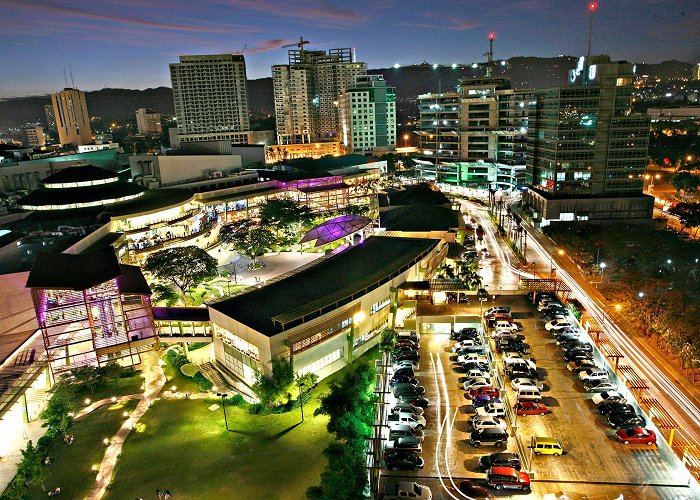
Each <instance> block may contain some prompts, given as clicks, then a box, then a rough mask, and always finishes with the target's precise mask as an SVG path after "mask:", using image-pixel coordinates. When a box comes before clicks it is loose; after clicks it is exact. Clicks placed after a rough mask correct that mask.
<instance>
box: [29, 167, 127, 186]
mask: <svg viewBox="0 0 700 500" xmlns="http://www.w3.org/2000/svg"><path fill="white" fill-rule="evenodd" d="M117 177H119V174H118V173H116V172H112V171H110V170H107V169H104V168H100V167H95V166H92V165H76V166H74V167H68V168H64V169H63V170H59V171H58V172H56V173H55V174H51V175H49V176H48V177H46V178H45V179H43V180H42V181H41V183H42V184H62V183H65V182H87V181H99V180H103V179H115V178H117Z"/></svg>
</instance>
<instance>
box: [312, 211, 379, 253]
mask: <svg viewBox="0 0 700 500" xmlns="http://www.w3.org/2000/svg"><path fill="white" fill-rule="evenodd" d="M371 222H372V219H370V218H369V217H364V216H362V215H341V216H340V217H336V218H335V219H330V220H327V221H326V222H324V223H322V224H319V225H318V226H316V227H314V228H313V229H311V230H310V231H309V232H308V233H306V234H305V235H304V237H303V238H302V239H301V240H300V241H299V243H306V242H309V241H313V240H316V245H315V246H317V247H320V246H321V245H325V244H326V243H330V242H332V241H335V240H339V239H340V238H343V237H345V236H347V235H349V234H352V233H355V232H357V231H359V230H361V229H362V228H364V227H365V226H367V225H368V224H370V223H371Z"/></svg>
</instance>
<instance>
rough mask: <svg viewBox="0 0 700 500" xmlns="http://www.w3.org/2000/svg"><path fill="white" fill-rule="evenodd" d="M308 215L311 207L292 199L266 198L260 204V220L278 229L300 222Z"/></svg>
mask: <svg viewBox="0 0 700 500" xmlns="http://www.w3.org/2000/svg"><path fill="white" fill-rule="evenodd" d="M310 216H311V209H309V207H308V206H306V205H301V206H300V205H299V204H297V203H296V202H295V201H294V200H266V201H265V203H263V204H262V205H261V206H260V220H261V222H262V223H263V224H265V225H273V226H276V227H277V228H279V229H280V230H284V229H287V228H289V227H290V226H294V225H295V224H302V223H303V222H304V221H305V220H306V219H308V218H309V217H310Z"/></svg>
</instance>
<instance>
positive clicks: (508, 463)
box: [479, 453, 522, 471]
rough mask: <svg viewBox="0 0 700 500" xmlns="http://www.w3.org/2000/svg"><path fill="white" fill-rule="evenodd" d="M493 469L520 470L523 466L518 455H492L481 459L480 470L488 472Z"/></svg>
mask: <svg viewBox="0 0 700 500" xmlns="http://www.w3.org/2000/svg"><path fill="white" fill-rule="evenodd" d="M491 467H513V468H514V469H515V470H520V468H521V467H522V465H521V463H520V457H519V456H518V454H517V453H491V454H490V455H484V456H483V457H481V458H479V469H481V470H482V471H486V470H487V469H489V468H491Z"/></svg>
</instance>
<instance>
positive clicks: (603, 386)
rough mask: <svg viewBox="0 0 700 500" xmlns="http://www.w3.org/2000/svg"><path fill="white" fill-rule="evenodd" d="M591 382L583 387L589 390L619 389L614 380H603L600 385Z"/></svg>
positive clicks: (608, 390) (606, 390)
mask: <svg viewBox="0 0 700 500" xmlns="http://www.w3.org/2000/svg"><path fill="white" fill-rule="evenodd" d="M589 384H590V383H589V382H586V383H585V384H583V388H584V389H586V391H587V392H611V391H617V389H618V387H617V385H616V384H613V383H612V382H609V381H607V380H601V381H600V383H599V384H598V385H589Z"/></svg>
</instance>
